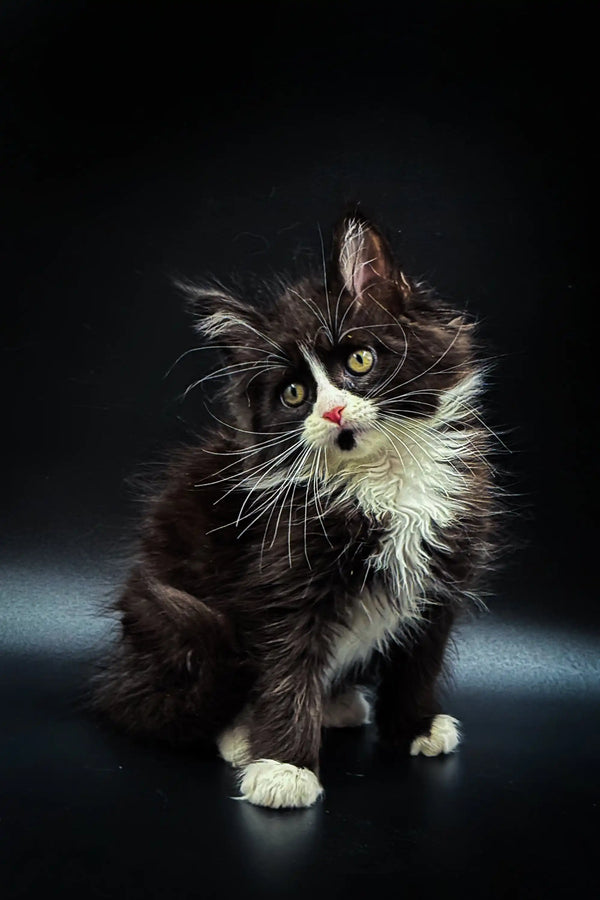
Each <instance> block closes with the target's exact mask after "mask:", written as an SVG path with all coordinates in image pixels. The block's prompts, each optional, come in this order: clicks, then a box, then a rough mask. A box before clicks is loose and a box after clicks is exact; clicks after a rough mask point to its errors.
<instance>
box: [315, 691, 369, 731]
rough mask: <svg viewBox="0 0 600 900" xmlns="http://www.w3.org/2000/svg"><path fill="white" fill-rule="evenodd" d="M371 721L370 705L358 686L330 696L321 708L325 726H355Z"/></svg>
mask: <svg viewBox="0 0 600 900" xmlns="http://www.w3.org/2000/svg"><path fill="white" fill-rule="evenodd" d="M370 721H371V707H370V706H369V702H368V700H366V699H365V697H364V696H363V694H362V693H361V692H360V691H359V689H358V688H350V689H349V690H347V691H345V692H344V693H343V694H338V696H337V697H331V698H330V699H329V700H327V701H326V703H325V708H324V710H323V725H325V727H326V728H356V727H357V726H359V725H366V724H367V723H368V722H370Z"/></svg>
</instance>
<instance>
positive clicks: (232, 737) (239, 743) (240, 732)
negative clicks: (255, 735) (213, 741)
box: [217, 725, 252, 767]
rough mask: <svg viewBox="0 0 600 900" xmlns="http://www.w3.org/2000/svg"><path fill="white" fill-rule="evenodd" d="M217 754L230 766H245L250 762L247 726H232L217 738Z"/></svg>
mask: <svg viewBox="0 0 600 900" xmlns="http://www.w3.org/2000/svg"><path fill="white" fill-rule="evenodd" d="M217 747H218V748H219V753H220V754H221V757H222V758H223V759H224V760H225V762H228V763H230V764H231V765H232V766H236V767H239V766H245V765H247V763H249V762H250V760H251V759H252V756H251V754H250V731H249V729H248V726H247V725H233V726H232V727H231V728H227V729H225V731H222V732H221V734H220V735H219V737H218V738H217Z"/></svg>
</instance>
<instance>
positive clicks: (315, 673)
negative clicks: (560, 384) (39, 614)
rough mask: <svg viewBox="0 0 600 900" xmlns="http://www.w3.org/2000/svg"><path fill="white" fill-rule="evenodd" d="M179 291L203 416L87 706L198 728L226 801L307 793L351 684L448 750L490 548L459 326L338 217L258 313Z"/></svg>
mask: <svg viewBox="0 0 600 900" xmlns="http://www.w3.org/2000/svg"><path fill="white" fill-rule="evenodd" d="M187 291H188V294H189V297H190V302H191V304H192V307H193V312H194V315H195V320H196V328H197V330H198V332H199V333H200V334H201V335H203V336H204V337H205V338H206V339H208V340H210V341H212V342H214V345H215V346H217V347H219V349H220V350H221V352H222V355H223V361H224V366H223V368H222V369H220V370H219V371H218V372H216V373H214V376H215V377H217V376H218V377H222V378H223V379H224V382H225V389H224V391H223V397H222V400H223V410H222V413H221V414H220V416H219V418H218V421H219V427H218V428H217V429H216V430H215V431H214V432H213V433H211V434H208V435H207V436H206V438H205V440H204V441H203V443H202V444H200V445H199V446H194V447H189V448H188V449H185V450H184V451H181V452H180V453H179V455H178V456H177V458H175V459H174V460H173V461H172V464H171V465H170V469H169V471H168V473H167V476H166V483H165V486H164V488H163V489H162V490H161V492H160V493H159V494H158V496H156V497H155V498H154V499H153V500H152V502H151V504H150V508H149V511H148V514H147V516H146V518H145V521H144V522H143V526H142V537H141V547H140V552H139V558H138V560H137V562H136V564H135V565H134V567H133V569H132V571H131V574H130V576H129V579H128V581H127V583H126V585H125V587H124V590H123V592H122V594H121V596H120V598H119V600H118V602H117V604H116V608H117V610H118V612H119V614H120V621H121V636H120V641H119V644H118V646H117V647H116V648H115V652H114V657H113V658H112V659H111V660H109V661H108V663H107V666H106V672H105V675H104V677H103V679H102V681H101V683H100V685H99V687H98V689H97V692H96V701H97V703H98V705H99V707H100V708H101V709H102V710H104V711H105V712H107V713H108V714H109V716H110V717H111V718H112V720H113V721H114V722H115V723H117V724H118V725H119V726H121V727H124V728H125V729H127V730H129V731H130V732H132V733H137V734H140V735H144V736H148V737H151V736H152V737H158V738H162V739H166V740H168V741H170V742H178V743H189V744H193V743H201V742H207V741H209V742H216V744H217V746H218V748H219V750H220V753H221V755H222V757H223V758H224V759H226V760H227V761H228V762H230V763H231V764H232V765H234V766H236V767H239V770H240V771H239V775H240V779H239V780H240V789H241V795H242V797H244V798H246V799H247V800H249V801H250V802H251V803H254V804H257V805H260V806H269V807H275V808H277V807H304V806H310V805H311V804H313V803H314V802H315V801H316V800H317V798H318V797H319V796H320V795H321V793H322V787H321V784H320V782H319V748H320V743H321V729H322V728H323V727H324V726H325V727H327V726H331V727H347V726H360V725H363V724H365V723H367V722H368V721H369V720H370V713H371V710H370V704H369V702H368V700H367V696H366V692H365V691H364V689H363V688H364V685H367V684H372V685H374V695H373V696H374V703H373V706H374V719H375V723H376V726H377V730H378V735H379V738H380V740H382V741H384V742H386V743H387V744H388V745H392V746H394V747H397V748H398V749H400V750H404V751H405V752H410V753H411V754H413V755H417V754H424V755H425V756H436V755H438V754H441V753H449V752H451V751H453V750H454V749H455V748H456V746H457V744H458V742H459V733H458V722H457V721H456V720H455V719H454V718H452V717H451V716H449V715H445V714H444V713H442V712H441V709H440V706H439V703H438V700H437V697H436V681H437V679H438V676H439V674H440V671H441V668H442V663H443V658H444V652H445V647H446V644H447V640H448V636H449V633H450V630H451V627H452V625H453V622H454V620H455V617H456V615H457V613H458V611H459V610H460V609H461V608H462V607H464V606H465V604H466V603H467V602H468V601H469V600H470V599H471V598H472V597H473V591H474V588H475V583H476V581H477V579H478V577H479V575H480V574H481V572H482V570H483V569H484V568H485V566H486V562H487V559H488V555H489V548H490V543H491V542H490V532H491V528H490V522H491V501H492V495H493V491H492V473H491V466H490V463H489V458H488V457H489V447H488V440H487V432H486V429H485V427H483V426H482V424H481V419H480V416H479V413H478V411H477V410H478V398H479V395H480V391H481V388H482V373H483V367H482V365H481V364H480V363H479V362H478V361H477V353H476V349H475V345H474V329H473V325H472V324H469V323H467V322H466V321H465V319H464V317H463V316H462V315H457V314H456V313H455V312H453V311H452V310H450V309H448V308H447V307H446V306H445V305H444V304H443V303H441V302H439V301H438V300H437V299H436V298H435V297H434V295H433V294H432V293H431V292H430V291H428V290H426V289H425V288H424V287H423V286H422V285H419V284H416V283H413V282H411V281H410V280H409V279H408V278H407V277H406V276H405V275H404V273H403V272H401V271H400V269H399V268H398V266H397V264H396V262H395V261H394V258H393V256H392V253H391V250H390V247H389V245H388V243H387V241H386V239H385V238H384V236H383V235H382V233H381V232H380V231H379V230H378V229H377V228H375V227H374V225H372V224H371V223H370V222H369V221H367V220H366V219H365V218H363V217H362V216H359V215H353V216H351V217H348V218H346V219H344V221H343V222H342V223H341V225H340V226H339V228H338V229H337V231H336V233H335V236H334V246H333V253H332V263H331V266H330V270H329V271H328V272H327V273H326V276H325V278H323V276H322V275H321V276H320V277H314V278H313V277H306V278H305V279H303V280H301V281H299V282H297V283H295V284H289V283H284V282H283V281H279V282H278V283H277V284H275V285H273V286H272V293H271V296H270V300H269V303H268V304H267V305H266V306H265V305H264V304H263V308H258V307H257V306H256V305H252V304H251V303H247V302H245V301H244V300H243V299H242V298H241V297H237V296H233V295H232V294H230V293H228V292H227V291H225V290H223V289H222V288H221V286H218V285H212V286H209V287H206V286H202V287H192V286H188V287H187Z"/></svg>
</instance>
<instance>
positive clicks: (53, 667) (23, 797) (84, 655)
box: [0, 557, 600, 900]
mask: <svg viewBox="0 0 600 900" xmlns="http://www.w3.org/2000/svg"><path fill="white" fill-rule="evenodd" d="M94 563H95V565H94ZM88 564H89V570H88V571H87V572H86V571H85V570H84V569H80V571H77V572H69V571H65V568H66V567H64V566H62V567H61V566H58V567H56V568H54V569H53V568H52V566H50V565H49V564H48V563H46V564H45V565H39V566H37V567H36V566H34V565H31V566H23V567H20V568H19V572H18V575H15V576H14V577H13V576H11V574H10V572H9V571H8V569H7V570H5V571H6V572H7V575H8V577H7V578H6V579H5V581H4V586H5V590H6V591H7V592H8V593H7V594H6V595H5V596H3V598H2V599H3V606H4V609H5V610H7V611H8V617H7V618H5V620H4V624H5V625H6V626H8V627H6V628H5V630H4V631H3V644H4V646H2V676H1V679H0V703H1V708H2V716H3V727H2V735H1V737H0V759H1V760H2V768H1V782H0V797H1V800H0V817H1V822H0V827H1V829H2V833H3V842H2V850H1V853H2V870H1V871H2V876H1V880H2V884H3V886H4V890H3V896H4V897H10V898H13V897H14V898H17V897H24V898H37V897H42V896H54V895H55V894H56V895H57V896H58V895H60V896H63V897H65V896H66V897H86V898H96V897H98V898H105V897H111V898H112V897H115V898H117V897H128V898H129V897H131V898H138V897H139V898H161V900H163V898H180V897H181V898H183V897H191V896H219V895H221V892H223V891H225V896H229V895H230V894H229V893H228V892H231V895H233V892H234V891H236V890H247V891H249V892H250V893H251V896H296V895H297V896H300V895H301V894H303V893H304V892H305V891H306V890H307V889H309V890H311V891H312V892H314V893H316V895H317V896H320V892H321V891H323V892H324V893H323V896H325V895H329V896H330V895H332V894H333V896H340V897H341V896H345V895H347V893H348V890H349V887H352V886H354V887H357V889H358V888H360V890H361V891H363V890H365V891H366V890H367V889H368V885H369V884H371V883H372V885H373V889H375V886H376V885H377V886H379V885H382V886H384V885H385V886H386V889H387V887H389V889H390V890H391V889H392V888H393V889H395V890H402V891H404V890H406V891H410V892H411V894H413V895H415V894H416V896H423V897H429V896H433V895H434V893H435V892H437V891H438V890H439V891H442V890H444V891H445V890H448V889H450V888H452V890H453V891H458V890H460V891H461V892H462V893H463V896H469V897H471V896H472V897H485V896H494V897H495V896H498V897H499V896H511V895H512V896H515V897H532V898H538V897H555V896H557V897H558V896H565V897H568V896H573V893H572V892H573V885H574V883H575V882H574V880H573V879H575V881H579V879H580V878H581V877H582V873H587V872H591V869H590V859H591V858H592V856H593V853H594V850H595V846H596V844H597V830H596V829H597V815H598V806H597V804H598V786H599V785H598V781H597V780H596V779H597V775H598V756H599V751H600V729H599V728H598V710H599V709H600V679H599V677H598V675H599V666H600V638H598V636H597V635H596V636H593V635H592V634H591V633H590V632H589V630H587V629H579V630H578V629H577V628H575V627H574V626H572V625H571V626H569V627H567V626H564V627H559V626H558V625H556V626H554V627H542V626H540V625H534V624H532V623H531V622H528V621H527V620H526V618H525V617H523V616H521V617H519V616H517V615H515V614H514V613H512V612H511V613H508V612H506V613H504V614H502V613H500V614H499V613H498V612H490V613H488V614H485V615H483V616H480V617H479V618H477V619H476V620H474V621H473V622H468V623H466V624H465V625H463V626H462V627H461V629H460V631H459V632H458V634H457V638H456V642H455V643H456V645H455V650H454V657H455V665H454V681H453V683H452V684H451V685H450V686H449V687H448V689H447V695H448V700H447V709H448V711H449V712H451V713H453V714H454V715H456V716H458V717H459V718H460V720H461V722H462V725H463V729H464V741H463V743H462V745H461V747H460V750H459V752H457V753H456V754H454V755H452V756H450V757H447V758H439V759H425V758H416V759H412V758H391V757H390V756H388V755H386V754H384V753H383V752H382V751H381V750H380V748H379V747H378V745H377V743H376V740H375V733H374V729H373V728H372V727H370V726H369V727H366V728H362V729H357V730H347V731H343V732H342V731H337V732H334V731H330V732H328V733H327V734H326V737H325V743H324V748H323V754H322V779H323V783H324V785H325V789H326V792H325V797H324V799H323V800H322V801H321V802H319V803H318V804H317V805H316V806H315V807H314V808H312V809H308V810H302V811H288V812H275V811H270V810H264V809H259V808H255V807H252V806H250V805H248V804H247V803H245V802H240V801H238V800H236V799H234V798H235V796H236V785H235V780H234V777H233V775H232V772H231V770H230V769H229V768H228V767H227V766H226V764H225V763H223V762H222V761H220V760H219V759H217V758H216V756H207V757H197V756H195V755H192V754H189V753H184V754H182V753H177V752H172V751H168V750H162V749H156V748H154V747H147V746H143V745H139V744H135V743H132V742H131V741H129V740H128V739H126V738H124V737H121V736H118V735H114V734H112V733H109V732H106V731H104V730H103V729H102V728H101V727H100V726H99V725H98V723H96V722H94V721H92V720H91V719H90V718H89V717H88V715H87V713H86V711H85V707H84V706H82V705H81V698H82V696H83V688H84V686H85V684H86V680H87V678H88V677H89V674H90V671H91V668H92V667H91V665H90V660H91V658H92V653H93V651H94V650H97V648H98V647H99V646H101V645H102V643H103V642H104V641H105V640H106V639H107V638H108V637H109V627H108V625H107V622H106V620H105V619H104V618H103V617H102V616H101V615H99V603H100V602H101V600H102V597H103V594H104V592H105V590H106V588H107V585H108V583H109V581H110V573H109V572H106V573H105V574H102V567H103V564H104V565H105V564H106V561H105V560H104V561H103V559H102V558H101V557H99V558H98V559H96V560H93V559H90V560H88ZM61 569H62V570H61ZM99 573H100V574H99ZM499 605H500V606H501V607H502V603H500V604H499ZM585 877H586V879H587V880H588V883H589V886H590V891H591V887H592V881H591V874H590V875H587V874H586V875H585ZM363 879H365V880H364V883H363ZM373 879H374V880H373ZM361 886H362V887H361ZM591 892H592V894H593V891H591Z"/></svg>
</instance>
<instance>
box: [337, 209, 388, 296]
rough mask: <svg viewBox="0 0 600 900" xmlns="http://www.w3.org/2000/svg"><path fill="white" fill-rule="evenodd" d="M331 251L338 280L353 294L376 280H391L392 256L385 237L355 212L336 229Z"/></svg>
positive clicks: (357, 293)
mask: <svg viewBox="0 0 600 900" xmlns="http://www.w3.org/2000/svg"><path fill="white" fill-rule="evenodd" d="M334 253H335V255H336V260H337V266H338V270H339V273H340V276H341V278H342V281H343V283H344V285H345V287H346V289H347V290H348V291H350V293H351V294H352V295H353V296H355V297H360V295H361V294H363V293H364V292H365V291H366V290H367V288H369V287H373V286H374V285H375V284H377V283H380V284H381V283H383V282H389V281H393V280H394V273H395V266H394V260H393V257H392V253H391V250H390V248H389V246H388V243H387V241H386V239H385V238H384V237H383V235H382V234H381V233H380V232H379V231H378V230H377V229H376V228H375V226H374V225H372V224H371V223H370V222H369V221H367V219H365V218H363V217H361V216H359V215H353V216H348V217H346V218H345V219H344V220H343V221H342V223H341V225H340V227H339V228H338V229H337V232H336V236H335V240H334Z"/></svg>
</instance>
